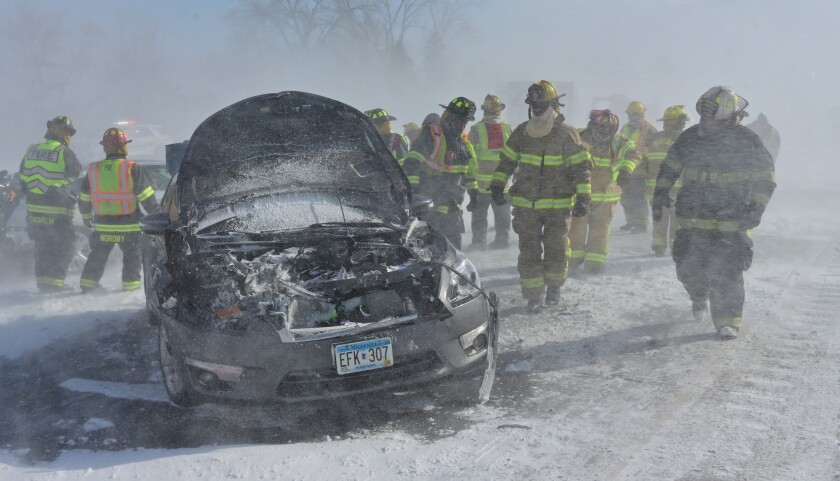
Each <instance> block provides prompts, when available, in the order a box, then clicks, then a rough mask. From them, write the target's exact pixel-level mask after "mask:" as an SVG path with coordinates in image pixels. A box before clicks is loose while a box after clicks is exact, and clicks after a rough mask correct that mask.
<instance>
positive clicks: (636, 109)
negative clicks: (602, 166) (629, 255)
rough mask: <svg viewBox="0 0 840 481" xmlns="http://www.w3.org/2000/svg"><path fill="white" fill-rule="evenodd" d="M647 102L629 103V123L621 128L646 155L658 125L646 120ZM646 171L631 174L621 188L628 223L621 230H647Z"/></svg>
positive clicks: (635, 232) (640, 231) (634, 232)
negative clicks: (655, 125)
mask: <svg viewBox="0 0 840 481" xmlns="http://www.w3.org/2000/svg"><path fill="white" fill-rule="evenodd" d="M645 111H647V108H646V107H645V104H643V103H641V102H639V101H638V100H634V101H632V102H630V104H629V105H627V111H626V112H627V123H626V124H624V127H622V128H621V134H622V135H624V136H625V137H630V139H631V140H632V141H633V143H635V144H636V150H638V152H639V153H640V154H642V155H644V153H645V151H646V150H647V144H648V139H649V138H650V136H651V135H652V134H655V133H656V132H657V130H656V127H654V126H653V124H651V123H650V122H648V121H647V120H645ZM645 180H646V179H645V173H644V172H642V171H641V169H639V170H637V171H635V172H634V174H633V175H632V176H630V181H629V182H627V184H626V185H624V186H623V187H622V188H621V206H622V207H623V208H624V217H625V219H627V223H626V224H625V225H623V226H621V228H620V230H621V231H624V232H630V233H631V234H641V233H643V232H647V226H648V216H649V215H650V214H649V213H648V200H647V198H646V197H645V190H646V189H645Z"/></svg>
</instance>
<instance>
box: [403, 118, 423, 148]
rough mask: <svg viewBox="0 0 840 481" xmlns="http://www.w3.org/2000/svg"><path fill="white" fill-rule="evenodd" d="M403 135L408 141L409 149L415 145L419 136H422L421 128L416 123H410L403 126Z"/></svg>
mask: <svg viewBox="0 0 840 481" xmlns="http://www.w3.org/2000/svg"><path fill="white" fill-rule="evenodd" d="M403 134H404V135H405V137H406V138H407V139H408V145H409V148H410V146H411V144H413V143H414V140H415V139H417V136H418V135H420V126H419V125H417V124H416V123H414V122H409V123H407V124H405V125H403Z"/></svg>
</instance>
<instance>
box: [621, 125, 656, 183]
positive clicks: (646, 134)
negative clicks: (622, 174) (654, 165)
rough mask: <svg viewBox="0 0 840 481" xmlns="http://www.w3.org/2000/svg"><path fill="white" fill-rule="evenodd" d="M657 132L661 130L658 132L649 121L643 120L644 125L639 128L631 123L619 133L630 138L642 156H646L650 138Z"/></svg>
mask: <svg viewBox="0 0 840 481" xmlns="http://www.w3.org/2000/svg"><path fill="white" fill-rule="evenodd" d="M657 132H659V130H657V128H656V127H654V125H653V124H651V123H650V122H648V121H647V120H643V121H642V125H641V126H638V127H636V126H633V125H631V124H629V123H627V124H624V126H623V127H621V130H620V131H619V133H620V134H621V135H624V136H626V137H630V140H632V141H633V143H635V144H636V150H637V151H638V152H639V154H640V155H644V154H645V152H647V149H648V142H649V139H650V136H651V135H653V134H655V133H657ZM634 172H635V174H634V175H644V174H643V172H642V171H641V170H639V171H634Z"/></svg>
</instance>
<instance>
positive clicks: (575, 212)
mask: <svg viewBox="0 0 840 481" xmlns="http://www.w3.org/2000/svg"><path fill="white" fill-rule="evenodd" d="M591 202H592V201H591V200H590V198H589V196H588V195H587V196H581V195H578V196H577V198H576V199H575V205H574V207H572V217H585V216H586V215H588V214H589V206H590V204H591Z"/></svg>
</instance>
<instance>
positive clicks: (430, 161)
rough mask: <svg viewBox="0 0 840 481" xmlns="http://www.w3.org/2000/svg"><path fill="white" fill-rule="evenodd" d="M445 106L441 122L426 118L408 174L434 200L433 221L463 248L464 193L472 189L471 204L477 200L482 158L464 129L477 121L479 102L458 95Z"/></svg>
mask: <svg viewBox="0 0 840 481" xmlns="http://www.w3.org/2000/svg"><path fill="white" fill-rule="evenodd" d="M441 107H443V108H444V111H443V115H441V117H440V123H439V124H435V123H429V124H425V121H424V124H425V125H424V126H423V130H422V131H421V132H420V135H419V136H418V137H417V140H416V141H415V142H414V145H412V146H411V151H410V152H409V153H408V156H407V157H406V160H405V173H406V176H407V177H408V181H409V182H410V183H411V184H412V187H414V188H415V189H416V191H417V192H418V193H420V194H423V195H427V196H429V197H430V198H431V199H432V202H434V208H433V211H432V212H431V213H430V214H429V216H428V218H427V221H428V222H429V224H430V225H431V226H432V227H434V228H435V229H437V230H438V231H439V232H441V233H442V234H443V235H445V236H446V238H447V239H449V242H451V243H452V245H454V246H455V247H456V248H458V249H460V248H461V234H462V233H463V232H464V219H463V216H462V215H461V210H462V207H461V206H462V204H463V202H464V192H465V191H469V192H470V203H472V202H477V199H475V198H474V197H475V195H474V193H475V192H477V189H478V184H477V183H476V180H475V175H476V171H477V169H478V165H477V162H478V161H477V160H476V157H475V151H474V150H473V146H472V144H470V141H469V139H468V138H467V135H466V133H465V132H464V129H465V128H466V126H467V122H469V121H471V120H475V103H474V102H473V101H472V100H469V99H467V98H465V97H457V98H455V99H453V100H452V101H451V102H449V104H448V105H441ZM429 117H430V116H427V117H426V118H427V119H428V118H429Z"/></svg>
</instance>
